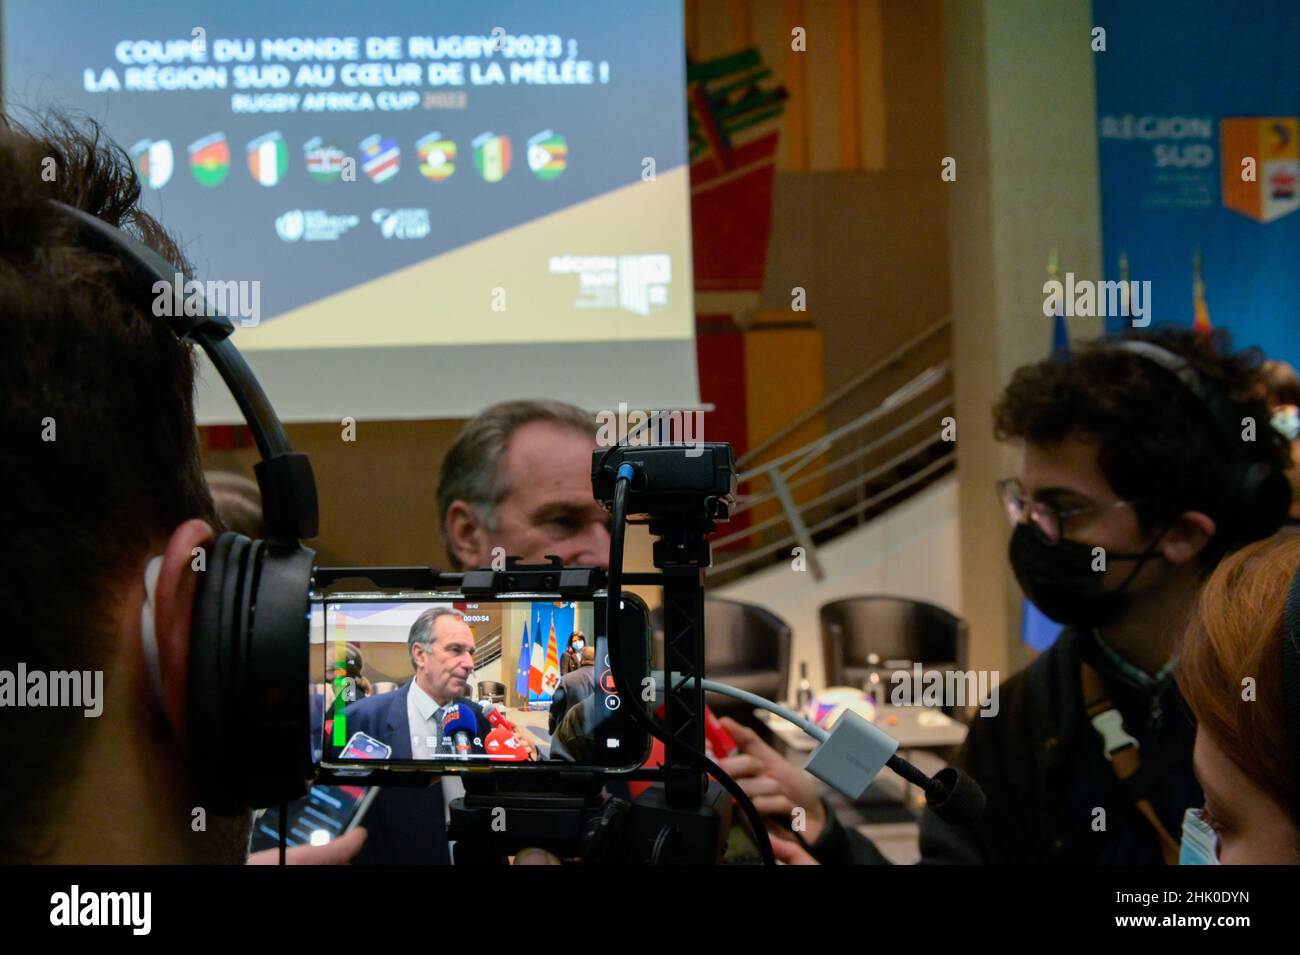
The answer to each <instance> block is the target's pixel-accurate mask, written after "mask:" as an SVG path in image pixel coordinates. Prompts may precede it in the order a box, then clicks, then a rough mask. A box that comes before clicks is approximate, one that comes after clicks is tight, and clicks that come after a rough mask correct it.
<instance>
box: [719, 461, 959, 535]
mask: <svg viewBox="0 0 1300 955" xmlns="http://www.w3.org/2000/svg"><path fill="white" fill-rule="evenodd" d="M934 442H935V439H934V438H926V439H925V440H923V441H918V442H917V443H916V444H913V445H911V446H910V447H908V448H907V449H906V450H904V451H900V452H899V453H898V454H896V455H894V456H893V457H892V458H890V459H889V460H888V461H884V462H882V463H881V464H878V465H876V467H874V468H872V469H871V470H870V471H867V472H866V473H865V474H860V475H858V476H857V477H855V478H851V479H850V480H847V481H844V482H843V483H842V484H837V485H836V486H835V487H833V488H831V489H830V490H829V491H826V492H824V493H822V494H819V495H818V496H817V497H815V498H813V499H812V500H811V501H807V502H805V503H804V504H803V505H801V506H800V507H799V508H798V510H799V512H800V513H805V512H807V511H810V510H812V509H813V508H814V507H818V506H819V505H822V504H825V503H826V502H827V501H830V500H834V499H835V498H836V497H838V496H839V495H841V494H843V493H845V492H846V491H851V490H856V489H857V488H859V487H861V486H862V485H864V484H866V483H867V482H868V481H870V480H872V479H873V478H877V477H879V476H880V475H881V474H884V473H885V472H886V471H889V470H891V469H893V468H896V467H898V465H900V464H902V463H903V462H905V461H908V460H910V459H911V458H913V457H915V456H916V455H917V454H918V453H920V452H921V451H924V450H925V449H926V448H928V447H930V446H931V445H932V444H934ZM787 517H788V515H786V514H785V513H781V514H775V515H773V516H772V517H769V518H767V519H766V520H762V521H759V522H758V523H757V524H751V525H750V526H749V527H747V528H745V529H744V530H741V531H737V532H736V533H734V534H728V535H727V536H726V537H720V538H718V539H717V540H715V541H714V542H713V546H715V547H723V546H726V545H727V544H729V543H731V541H733V540H740V539H742V538H745V537H749V536H750V535H751V534H754V533H756V532H757V531H761V530H765V529H766V528H768V527H771V526H773V524H774V523H779V522H780V521H781V520H782V519H786V518H787Z"/></svg>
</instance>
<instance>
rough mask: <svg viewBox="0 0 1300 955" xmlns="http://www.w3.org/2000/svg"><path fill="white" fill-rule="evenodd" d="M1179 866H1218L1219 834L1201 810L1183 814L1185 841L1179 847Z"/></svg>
mask: <svg viewBox="0 0 1300 955" xmlns="http://www.w3.org/2000/svg"><path fill="white" fill-rule="evenodd" d="M1178 864H1179V865H1218V864H1219V834H1218V833H1217V832H1215V831H1214V830H1213V829H1212V828H1211V827H1210V824H1209V823H1208V822H1206V821H1205V817H1204V816H1203V815H1202V814H1201V810H1199V809H1189V810H1187V811H1186V812H1185V813H1183V841H1182V842H1181V843H1180V844H1179V847H1178Z"/></svg>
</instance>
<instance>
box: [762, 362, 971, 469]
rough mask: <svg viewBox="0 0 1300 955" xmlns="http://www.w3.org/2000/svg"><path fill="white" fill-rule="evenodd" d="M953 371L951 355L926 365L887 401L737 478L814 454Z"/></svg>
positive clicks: (778, 467) (894, 391)
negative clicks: (948, 357)
mask: <svg viewBox="0 0 1300 955" xmlns="http://www.w3.org/2000/svg"><path fill="white" fill-rule="evenodd" d="M951 371H952V361H951V359H948V360H945V361H941V362H939V363H938V364H937V365H931V366H930V367H929V368H927V369H925V371H923V372H921V373H920V374H918V375H916V376H915V377H914V378H912V379H911V380H909V381H907V382H906V383H904V384H902V385H900V386H899V387H898V388H895V389H894V390H893V391H892V392H890V394H889V395H888V396H887V397H886V398H885V400H884V401H882V402H880V404H878V405H876V406H875V407H874V408H872V409H871V410H870V411H865V412H863V413H862V414H860V415H858V416H857V417H856V418H854V419H853V420H852V421H850V422H848V424H842V425H840V426H839V427H838V428H836V429H835V430H834V431H830V432H827V433H826V434H824V435H821V436H820V437H817V438H814V439H813V440H812V441H809V442H808V443H807V444H805V445H803V446H802V447H799V448H795V450H793V451H789V452H786V453H785V454H783V455H781V456H780V457H779V458H773V459H772V460H771V461H767V462H764V463H763V464H760V465H759V466H758V467H756V468H751V469H750V470H748V471H743V472H741V473H740V474H738V475H737V476H736V480H737V481H739V482H744V481H750V480H753V479H754V478H755V477H757V476H758V475H760V474H762V473H764V472H765V471H776V470H779V469H780V467H781V465H783V464H785V463H786V462H787V461H793V460H795V459H797V458H808V457H813V458H815V457H816V456H817V454H820V453H822V452H824V451H825V450H826V449H827V448H829V447H830V446H831V445H832V444H834V443H835V442H836V441H838V440H839V439H840V438H842V437H844V435H846V434H852V433H853V432H854V431H861V430H862V429H863V428H865V427H866V426H867V425H869V424H871V423H872V422H874V421H877V420H879V419H880V418H883V417H884V416H885V415H887V414H889V412H891V411H893V410H894V409H895V408H897V407H898V406H899V405H901V404H903V403H904V402H906V401H910V400H911V399H912V398H915V397H916V396H917V395H918V394H920V393H921V392H923V391H925V390H926V389H927V388H929V387H930V386H931V385H934V384H936V383H938V382H939V381H941V380H942V379H943V378H944V377H945V376H947V375H948V374H949V372H951ZM814 451H816V454H814V453H813V452H814ZM805 463H806V462H805Z"/></svg>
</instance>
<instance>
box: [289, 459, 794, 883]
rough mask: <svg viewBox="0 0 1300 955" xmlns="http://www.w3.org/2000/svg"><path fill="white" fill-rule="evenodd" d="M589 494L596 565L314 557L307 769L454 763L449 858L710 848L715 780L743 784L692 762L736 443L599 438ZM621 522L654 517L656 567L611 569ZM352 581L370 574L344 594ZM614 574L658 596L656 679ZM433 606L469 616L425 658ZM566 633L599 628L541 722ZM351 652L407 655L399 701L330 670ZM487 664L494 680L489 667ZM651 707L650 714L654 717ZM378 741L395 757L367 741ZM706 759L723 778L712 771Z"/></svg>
mask: <svg viewBox="0 0 1300 955" xmlns="http://www.w3.org/2000/svg"><path fill="white" fill-rule="evenodd" d="M592 490H593V494H594V496H595V497H596V499H597V500H598V501H600V502H601V503H602V504H604V505H605V506H606V507H607V508H609V509H610V510H611V512H612V515H613V527H612V531H611V554H610V564H609V568H608V571H605V570H601V569H597V568H590V567H564V566H562V565H561V564H560V562H559V560H558V559H554V558H553V559H552V561H551V563H549V564H543V565H523V564H520V563H518V562H517V561H515V560H511V559H508V560H507V561H506V564H505V566H504V567H503V568H501V569H491V568H484V569H479V570H471V571H467V572H465V573H463V574H447V575H435V574H433V573H432V572H431V571H429V570H428V569H427V568H368V569H367V568H335V569H330V568H317V570H316V575H315V582H316V585H317V586H316V589H315V590H314V591H313V593H312V596H311V604H310V606H311V637H310V639H311V645H310V653H311V657H312V662H311V673H312V687H311V698H312V700H313V707H314V709H313V714H312V719H313V733H319V736H318V737H317V738H319V740H320V760H319V765H318V767H317V772H316V779H317V781H318V782H326V783H334V784H338V783H348V782H350V783H354V784H355V783H364V784H368V785H394V784H397V785H400V784H404V783H405V784H412V785H414V784H427V778H428V777H429V776H430V775H434V774H442V773H457V774H460V778H461V779H462V780H463V781H464V783H465V788H466V795H465V796H464V797H463V798H462V799H457V800H455V801H454V802H453V803H452V804H451V806H450V813H451V825H450V829H449V833H448V834H449V838H451V839H453V840H455V857H456V861H457V862H458V863H463V862H467V861H469V862H489V861H495V860H499V859H500V858H502V857H503V856H505V855H509V854H512V853H514V852H517V851H518V850H519V849H522V848H524V847H539V848H544V849H547V850H549V851H551V852H553V853H555V854H556V855H558V856H561V857H581V858H582V859H583V860H584V861H587V862H589V863H591V862H599V861H610V862H614V861H617V862H628V861H631V862H658V863H662V862H696V863H701V862H705V863H707V862H714V861H717V860H719V859H720V858H721V857H722V854H723V850H724V843H725V841H726V835H727V832H728V830H729V828H730V821H731V813H732V805H733V804H732V801H731V799H730V798H728V794H727V792H726V791H724V788H723V787H724V785H726V784H730V785H729V786H727V788H728V789H735V788H737V787H735V784H734V783H733V782H731V781H730V779H729V778H726V777H725V774H722V773H721V771H720V770H719V769H718V767H717V766H716V765H714V764H712V763H710V762H709V761H708V760H707V759H706V758H705V756H704V724H705V719H704V713H705V711H704V702H703V691H702V689H701V687H700V685H699V683H698V680H699V679H702V678H703V650H704V644H703V639H704V634H703V619H704V615H703V600H704V595H703V575H704V571H705V569H706V568H707V567H708V565H709V563H710V553H709V546H708V543H707V540H706V535H707V533H708V532H709V531H711V530H712V529H713V527H714V524H715V522H716V521H720V520H726V519H727V517H728V516H729V512H730V507H731V505H732V503H733V501H734V496H735V490H736V479H735V468H734V463H733V460H732V453H731V448H730V446H729V445H726V444H706V445H703V446H702V447H699V448H689V449H688V448H683V447H671V446H669V447H664V446H650V447H628V446H621V445H620V446H615V447H612V448H608V449H605V450H603V451H596V452H594V454H593V459H592ZM631 522H642V523H646V524H649V527H650V532H651V534H652V535H653V536H654V537H656V538H657V540H656V542H655V545H654V562H655V566H656V567H658V568H659V571H660V572H659V573H650V574H628V575H624V574H623V570H622V565H623V559H622V558H623V554H622V549H623V539H624V532H625V528H626V524H627V523H631ZM358 578H360V579H361V580H363V581H364V582H365V583H366V584H367V585H368V586H366V587H365V588H363V589H357V588H356V587H355V583H356V580H357V579H358ZM625 582H626V583H632V584H650V585H656V586H661V587H663V590H664V610H665V614H664V629H665V646H664V657H665V660H666V661H667V662H668V663H669V665H670V668H671V672H672V679H670V680H668V681H666V683H665V685H663V686H662V687H661V688H660V689H659V690H658V691H657V692H656V688H655V685H654V681H653V680H651V679H649V677H650V673H649V660H650V626H649V615H648V613H647V611H646V607H645V604H644V603H643V602H642V601H641V600H640V599H639V598H637V597H636V596H635V595H633V594H630V593H624V592H623V590H622V586H623V584H624V583H625ZM615 607H617V608H618V610H617V612H612V611H613V609H614V608H615ZM439 608H442V609H443V610H454V611H456V612H457V614H458V615H459V617H460V619H461V620H463V621H464V625H463V626H458V625H456V624H455V623H452V624H447V625H445V626H448V627H450V629H449V630H446V631H444V632H445V633H447V634H448V636H449V637H450V639H448V640H445V641H444V640H441V639H440V640H439V641H438V643H437V645H435V652H434V653H432V654H430V653H426V652H425V651H424V650H422V649H418V646H419V644H420V640H421V638H422V636H423V631H422V630H421V623H420V621H421V620H422V619H423V620H424V625H426V626H429V627H432V626H436V625H437V623H436V620H437V618H438V617H439V616H442V615H443V614H440V613H439ZM574 631H581V632H582V633H584V634H587V635H591V637H592V639H593V640H594V644H595V659H594V665H593V666H592V667H591V671H592V674H591V675H592V688H591V693H590V694H589V695H587V696H585V697H583V699H582V700H581V701H578V702H577V703H576V704H574V703H568V704H567V705H565V706H564V709H565V712H564V713H563V714H562V715H559V714H557V716H559V718H558V719H556V720H554V721H552V720H551V719H550V717H551V714H550V713H549V712H548V710H549V708H550V706H552V705H555V704H556V703H557V702H565V700H564V698H565V697H567V696H568V694H567V693H557V692H556V691H557V690H560V689H561V687H560V686H559V679H560V677H559V668H558V665H557V660H556V658H557V657H558V656H559V654H561V653H562V652H563V650H564V648H565V647H566V646H567V645H568V640H569V636H570V634H571V633H573V632H574ZM525 634H527V636H526V637H525ZM480 648H485V649H480ZM355 652H359V653H360V654H362V655H364V656H365V658H366V661H367V664H368V666H367V669H369V670H371V671H372V672H374V671H381V672H387V673H397V672H406V673H410V672H411V671H412V669H414V670H415V673H416V676H415V677H414V678H413V685H412V687H411V688H410V689H408V692H407V693H405V694H403V696H405V697H407V700H406V701H393V700H391V699H390V700H389V701H388V705H385V701H384V696H385V695H387V694H392V693H394V692H397V691H396V690H395V689H393V688H385V689H387V694H382V693H381V694H378V695H370V696H364V697H361V696H360V695H359V694H358V693H357V691H356V688H355V685H354V684H351V683H349V681H348V678H347V677H345V676H340V673H341V670H342V668H341V666H340V664H341V662H342V661H344V660H346V659H347V658H348V656H349V654H350V653H355ZM471 667H472V672H471ZM487 668H492V669H491V671H490V673H489V676H492V677H495V678H487V679H485V678H484V675H485V674H484V671H485V670H486V669H487ZM693 680H694V681H695V682H692V681H693ZM416 686H418V687H419V692H418V693H417V692H416V691H415V687H416ZM372 689H378V687H374V688H372ZM557 696H558V697H559V698H560V699H559V700H558V701H557ZM412 698H413V699H412ZM656 709H659V710H660V712H662V714H663V720H662V722H656V721H655V720H654V719H653V718H652V716H651V714H652V713H653V712H655V710H656ZM385 732H387V733H388V736H387V738H385V736H384V735H383V734H384V733H385ZM652 733H653V735H655V736H657V737H658V738H659V739H660V740H662V741H663V743H664V747H663V758H662V763H661V765H655V766H644V765H643V763H644V761H645V758H646V754H647V753H648V752H649V748H650V736H651V734H652ZM374 740H378V741H379V742H380V743H382V744H383V745H384V746H385V747H391V752H385V751H384V750H382V749H380V750H376V748H375V747H374V745H373V743H372V741H374ZM521 753H522V754H523V755H522V756H521ZM707 772H711V773H712V775H714V776H715V778H716V779H719V780H725V782H719V781H710V779H709V777H708V775H707V774H706V773H707ZM634 779H635V780H650V781H653V782H655V783H657V784H658V785H654V786H651V787H650V788H649V789H647V790H644V791H643V792H641V794H640V795H639V796H637V797H636V798H635V799H633V798H632V797H631V795H630V791H629V790H628V788H627V786H626V783H627V782H628V781H630V780H634ZM732 795H733V796H739V798H741V800H742V803H747V802H748V801H747V800H744V799H743V794H736V793H734V792H733V793H732ZM749 809H750V810H751V811H752V806H750V807H749ZM754 815H755V816H756V814H754ZM752 822H753V821H752V820H751V823H752ZM757 831H759V832H762V826H761V825H758V826H757ZM763 835H764V836H765V833H763ZM759 838H760V841H764V842H765V841H766V840H765V839H763V836H760V837H759ZM765 848H766V849H767V851H766V852H765V853H763V854H764V856H770V847H765Z"/></svg>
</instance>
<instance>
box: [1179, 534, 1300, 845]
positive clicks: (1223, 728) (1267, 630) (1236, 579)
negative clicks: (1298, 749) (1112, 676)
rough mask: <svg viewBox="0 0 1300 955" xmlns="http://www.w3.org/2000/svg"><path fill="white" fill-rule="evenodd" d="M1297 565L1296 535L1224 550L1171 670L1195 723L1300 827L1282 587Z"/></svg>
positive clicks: (1299, 776) (1286, 589) (1299, 540)
mask: <svg viewBox="0 0 1300 955" xmlns="http://www.w3.org/2000/svg"><path fill="white" fill-rule="evenodd" d="M1298 569H1300V535H1290V534H1288V535H1282V536H1278V537H1270V538H1267V539H1265V540H1262V541H1256V542H1255V543H1253V544H1249V545H1247V546H1246V547H1243V548H1242V549H1241V550H1239V551H1237V552H1235V553H1233V554H1230V555H1229V556H1228V557H1226V558H1224V560H1223V561H1222V563H1220V564H1219V566H1218V567H1217V568H1216V569H1215V571H1214V573H1213V574H1212V575H1211V576H1210V578H1209V580H1208V581H1207V582H1206V584H1205V587H1204V589H1202V591H1201V597H1200V601H1199V604H1198V607H1197V613H1196V617H1195V618H1194V619H1193V621H1192V623H1191V625H1190V626H1189V627H1188V629H1187V632H1186V635H1185V637H1184V639H1183V646H1182V650H1181V653H1180V654H1179V661H1178V667H1177V670H1176V676H1177V679H1178V688H1179V690H1180V691H1181V692H1182V695H1183V699H1185V700H1186V701H1187V705H1188V706H1189V707H1190V708H1191V710H1192V713H1193V715H1195V717H1196V720H1197V722H1198V724H1199V725H1200V728H1201V729H1203V730H1204V731H1205V732H1207V733H1209V734H1210V736H1212V737H1213V738H1214V740H1215V742H1217V743H1218V744H1219V746H1220V747H1221V748H1222V749H1223V751H1224V752H1225V753H1227V754H1228V757H1229V758H1230V759H1231V760H1232V761H1233V762H1234V763H1236V764H1237V765H1238V766H1239V767H1240V768H1241V770H1242V771H1243V772H1244V773H1246V775H1247V776H1249V777H1250V778H1251V779H1252V780H1254V781H1255V782H1256V783H1258V784H1259V785H1260V786H1261V787H1262V788H1263V789H1264V790H1265V791H1266V792H1268V793H1269V794H1270V795H1272V796H1273V797H1274V798H1275V799H1276V800H1277V801H1278V802H1279V803H1280V804H1281V806H1282V807H1283V808H1284V809H1285V810H1286V811H1287V812H1288V813H1289V814H1290V816H1291V818H1292V820H1293V821H1294V822H1295V823H1296V825H1297V826H1298V827H1300V767H1297V766H1295V765H1294V759H1293V757H1292V755H1291V754H1292V749H1291V740H1290V737H1289V732H1297V731H1300V728H1297V727H1291V728H1290V730H1289V731H1288V727H1287V714H1286V704H1285V702H1284V701H1283V679H1282V640H1283V638H1284V636H1285V629H1286V622H1285V619H1284V617H1285V611H1286V603H1287V595H1288V594H1289V593H1290V590H1291V581H1292V579H1293V578H1294V577H1295V574H1296V571H1297V570H1298ZM1247 680H1251V681H1253V683H1248V682H1247ZM1252 686H1253V691H1252V692H1247V689H1248V688H1249V687H1252Z"/></svg>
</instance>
